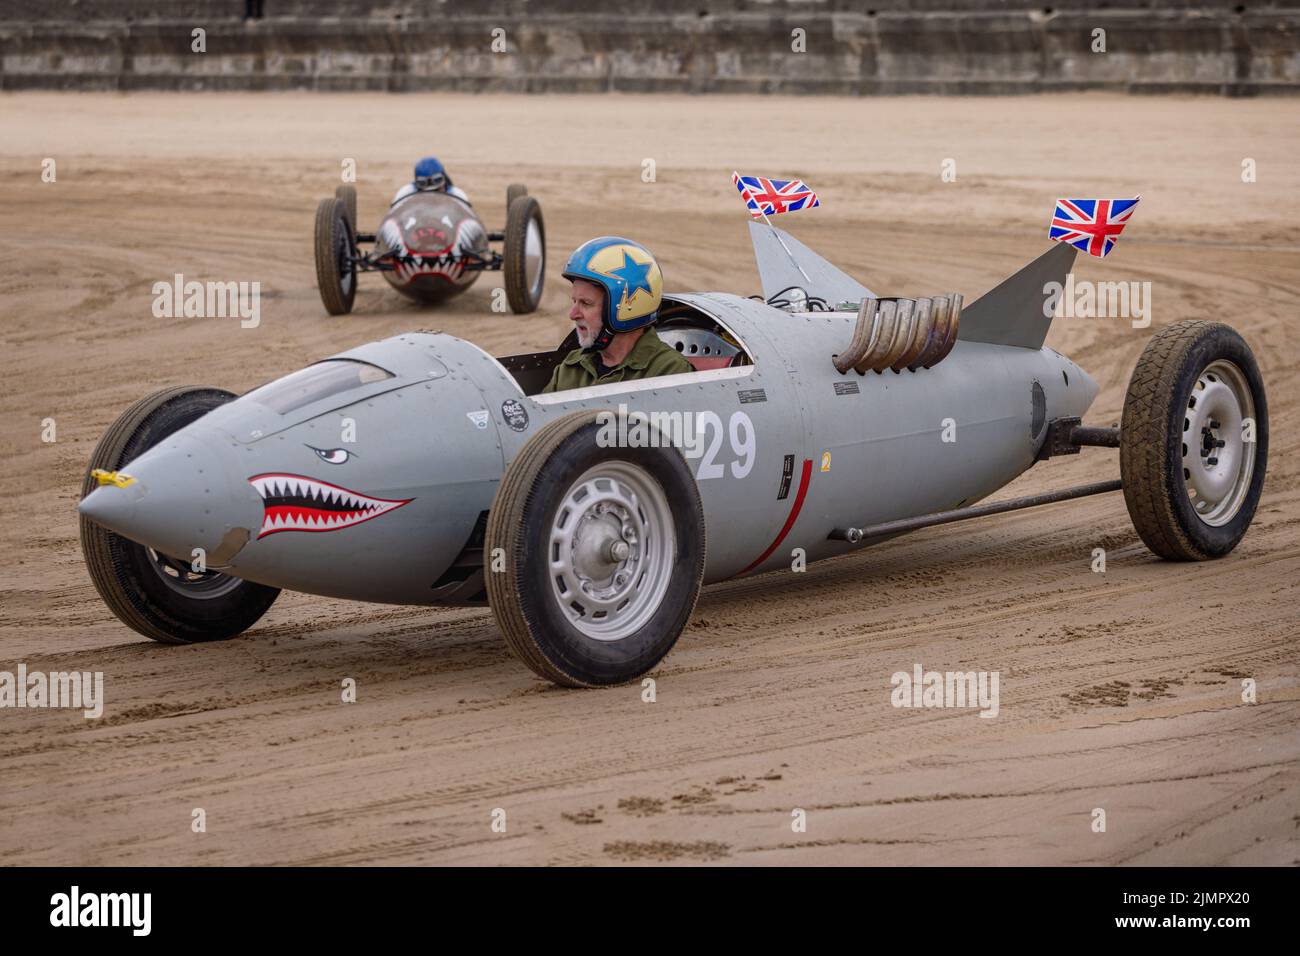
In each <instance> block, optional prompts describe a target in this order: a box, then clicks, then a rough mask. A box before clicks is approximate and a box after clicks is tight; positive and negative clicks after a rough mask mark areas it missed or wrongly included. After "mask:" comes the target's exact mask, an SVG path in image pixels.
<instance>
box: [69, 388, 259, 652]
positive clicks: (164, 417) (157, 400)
mask: <svg viewBox="0 0 1300 956" xmlns="http://www.w3.org/2000/svg"><path fill="white" fill-rule="evenodd" d="M234 397H235V396H234V395H232V394H231V393H230V392H227V391H225V390H223V389H218V388H198V387H193V386H182V387H180V388H167V389H163V390H162V391H160V392H155V393H154V394H152V395H149V396H147V397H145V398H142V399H140V400H139V401H138V402H136V403H135V404H134V405H132V406H131V407H130V408H128V409H127V410H126V411H125V412H123V413H122V414H121V415H120V416H119V417H118V419H117V421H115V422H114V423H113V424H112V425H111V426H110V427H109V429H108V431H106V432H105V433H104V436H103V437H102V438H101V439H100V440H99V444H98V445H96V446H95V451H94V454H92V455H91V457H90V465H89V467H88V468H87V469H86V477H85V480H84V481H83V482H82V485H81V496H82V497H83V498H84V497H85V496H86V495H88V494H90V493H91V492H92V491H94V490H95V488H97V487H98V482H97V481H96V480H95V478H93V477H92V475H91V472H93V471H94V470H95V469H96V468H102V469H104V470H106V471H117V470H119V469H121V468H124V467H125V466H127V465H129V464H130V463H131V461H133V460H134V459H136V458H138V457H139V456H140V455H141V454H142V453H144V452H145V451H147V450H148V449H150V448H152V447H153V446H154V445H156V444H158V442H160V441H162V440H163V439H164V438H166V437H167V436H168V435H171V434H173V433H175V432H176V431H178V430H179V429H181V428H184V427H185V426H186V425H188V424H190V423H191V422H193V421H196V420H197V419H199V418H201V417H202V416H204V415H206V414H207V413H208V412H210V411H212V409H214V408H216V407H217V406H219V405H224V404H225V403H226V402H228V401H230V400H231V399H232V398H234ZM80 521H81V552H82V555H83V556H84V557H85V560H86V568H87V570H88V571H89V572H90V579H91V581H93V582H94V585H95V590H96V591H98V592H99V596H100V597H101V598H103V599H104V603H105V604H107V605H108V608H109V610H110V611H112V612H113V613H114V614H115V615H117V617H118V619H119V620H120V621H121V622H122V623H123V624H125V625H126V626H127V627H130V628H132V629H133V630H136V631H138V632H139V633H141V634H143V635H144V636H145V637H149V638H152V639H153V640H155V641H161V642H163V643H164V644H197V643H200V642H203V641H220V640H225V639H226V638H230V637H234V636H235V635H236V634H239V633H240V632H241V631H244V630H247V629H248V628H249V627H251V626H252V625H253V624H255V623H256V622H257V620H258V619H259V618H260V617H261V616H262V615H263V614H265V613H266V609H267V608H269V607H270V606H271V604H272V603H273V602H274V601H275V599H276V597H277V596H278V595H279V594H280V591H279V589H278V588H270V587H266V586H265V585H261V584H253V583H252V582H249V581H240V580H239V579H237V578H232V577H230V576H229V575H225V574H221V573H220V572H217V571H208V572H205V573H204V574H202V575H194V574H192V573H191V574H189V575H188V576H186V575H184V574H183V572H184V571H185V570H186V566H185V565H183V564H181V563H180V562H177V561H170V560H168V559H166V558H162V557H158V556H155V555H154V554H153V553H152V552H151V551H150V550H149V549H148V548H146V547H145V546H144V545H142V544H136V543H135V542H134V541H129V540H127V539H126V538H123V537H122V536H121V535H119V534H116V533H114V532H112V531H108V530H107V529H105V528H102V527H100V526H99V525H97V524H95V523H94V522H93V521H91V520H90V519H89V518H85V517H82V518H81V519H80ZM168 569H170V572H172V573H169V571H168ZM165 577H168V578H171V580H170V581H169V580H165ZM186 591H189V592H190V594H186V593H184V592H186Z"/></svg>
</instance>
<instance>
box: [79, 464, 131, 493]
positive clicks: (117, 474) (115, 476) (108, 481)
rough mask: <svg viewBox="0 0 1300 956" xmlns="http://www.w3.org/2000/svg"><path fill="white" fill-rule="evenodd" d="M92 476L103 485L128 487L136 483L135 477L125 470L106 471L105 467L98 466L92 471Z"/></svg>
mask: <svg viewBox="0 0 1300 956" xmlns="http://www.w3.org/2000/svg"><path fill="white" fill-rule="evenodd" d="M90 477H92V478H94V479H95V481H97V482H99V484H100V485H101V486H103V485H114V486H116V487H118V488H126V487H128V486H130V485H133V484H135V479H134V478H132V477H131V476H130V475H128V474H127V473H126V472H124V471H105V470H104V469H103V468H96V469H95V470H94V471H92V472H91V473H90Z"/></svg>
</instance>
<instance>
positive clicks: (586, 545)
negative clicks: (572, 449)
mask: <svg viewBox="0 0 1300 956" xmlns="http://www.w3.org/2000/svg"><path fill="white" fill-rule="evenodd" d="M548 556H549V559H550V578H551V591H552V594H553V596H554V598H555V600H556V602H557V605H558V606H559V608H560V610H561V611H562V612H563V613H564V614H565V616H566V617H567V618H568V620H569V623H570V624H572V625H573V626H574V627H575V628H577V629H578V630H579V631H581V632H582V633H583V634H585V635H586V636H587V637H590V638H592V639H594V640H597V641H621V640H622V639H623V638H625V637H628V636H630V635H632V634H635V633H636V632H637V631H639V630H640V629H641V628H642V627H644V626H645V625H646V623H647V622H648V621H649V620H650V618H651V617H653V616H654V613H655V612H656V611H657V610H659V606H660V604H662V603H663V599H664V595H665V594H666V593H667V591H668V584H669V581H670V580H671V577H672V568H673V563H674V561H675V560H676V557H677V538H676V532H675V531H674V528H673V522H672V513H671V511H670V509H669V507H668V497H667V495H665V494H664V490H663V486H662V485H660V484H659V482H658V481H657V480H656V479H655V478H654V476H653V475H651V474H650V473H649V472H647V471H646V470H645V469H643V468H641V467H640V466H638V465H634V464H632V463H631V462H626V461H610V462H603V463H601V464H599V465H596V466H595V467H593V468H590V469H588V470H587V471H586V472H585V473H583V474H582V475H581V476H580V477H579V478H578V479H577V480H576V481H575V482H573V484H572V485H570V486H569V490H568V491H567V492H565V494H564V497H563V498H562V499H561V501H560V505H559V507H558V508H556V511H555V517H554V519H553V520H552V522H551V531H550V540H549V543H548Z"/></svg>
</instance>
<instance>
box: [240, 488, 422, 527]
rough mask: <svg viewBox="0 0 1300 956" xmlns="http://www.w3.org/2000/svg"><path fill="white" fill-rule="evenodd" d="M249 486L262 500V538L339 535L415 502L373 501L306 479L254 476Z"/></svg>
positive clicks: (343, 489) (370, 498) (406, 499)
mask: <svg viewBox="0 0 1300 956" xmlns="http://www.w3.org/2000/svg"><path fill="white" fill-rule="evenodd" d="M248 483H249V484H251V485H252V486H253V487H254V488H255V489H257V493H258V494H259V495H261V496H262V505H263V513H262V528H261V530H260V531H259V532H258V535H257V536H258V537H259V538H264V537H266V536H267V535H269V534H276V533H278V532H281V531H338V530H340V529H342V528H350V527H352V526H353V525H358V524H361V523H363V522H366V521H369V520H370V519H371V518H378V517H379V516H380V515H382V514H387V513H388V512H390V511H394V510H396V509H397V508H400V507H402V505H404V504H407V503H408V502H410V501H413V500H414V499H412V498H404V499H390V498H373V497H371V496H370V495H363V494H361V493H360V492H358V491H352V490H350V489H348V488H342V487H340V486H338V485H332V484H330V483H329V482H328V481H319V480H317V479H315V478H308V477H307V476H306V475H289V474H277V473H269V474H262V475H253V476H252V477H251V478H249V479H248Z"/></svg>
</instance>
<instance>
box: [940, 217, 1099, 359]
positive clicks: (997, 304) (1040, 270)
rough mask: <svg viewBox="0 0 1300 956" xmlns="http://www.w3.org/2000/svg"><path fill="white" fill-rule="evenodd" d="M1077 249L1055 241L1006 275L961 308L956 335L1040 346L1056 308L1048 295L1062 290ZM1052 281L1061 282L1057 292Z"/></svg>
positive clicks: (971, 339) (1033, 347) (997, 342)
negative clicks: (1035, 257) (1029, 260)
mask: <svg viewBox="0 0 1300 956" xmlns="http://www.w3.org/2000/svg"><path fill="white" fill-rule="evenodd" d="M1077 251H1078V250H1077V249H1075V247H1074V246H1071V245H1068V244H1066V243H1064V242H1058V243H1053V245H1052V248H1051V249H1049V250H1047V252H1044V253H1043V254H1042V255H1041V256H1039V257H1038V258H1037V259H1035V260H1034V261H1033V262H1031V263H1029V265H1027V266H1025V267H1024V268H1023V269H1021V270H1020V271H1019V272H1017V273H1016V274H1015V275H1013V276H1011V277H1009V278H1007V279H1003V280H1002V282H1001V283H999V284H998V285H997V286H996V287H995V288H993V289H992V290H990V291H988V292H986V293H984V295H982V296H980V298H979V299H978V300H976V301H975V302H972V303H971V304H970V305H968V306H966V308H965V309H963V310H962V313H961V329H960V331H959V332H958V335H957V338H959V339H961V340H962V341H963V342H987V343H989V344H990V345H1016V346H1019V347H1021V348H1026V349H1034V350H1035V351H1037V350H1038V349H1041V348H1042V347H1043V341H1044V340H1045V339H1046V338H1047V330H1048V328H1049V327H1050V326H1051V324H1052V316H1053V314H1054V312H1055V309H1054V308H1049V307H1048V305H1047V302H1048V299H1049V298H1051V297H1052V296H1053V295H1054V294H1055V295H1059V294H1060V293H1059V290H1060V288H1061V286H1063V285H1064V284H1065V277H1066V275H1068V274H1069V272H1070V267H1071V266H1072V265H1074V256H1075V253H1076V252H1077ZM1053 282H1055V283H1059V284H1058V285H1057V291H1056V292H1055V293H1054V292H1053V290H1052V289H1051V288H1050V283H1053ZM1053 304H1054V303H1053Z"/></svg>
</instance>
